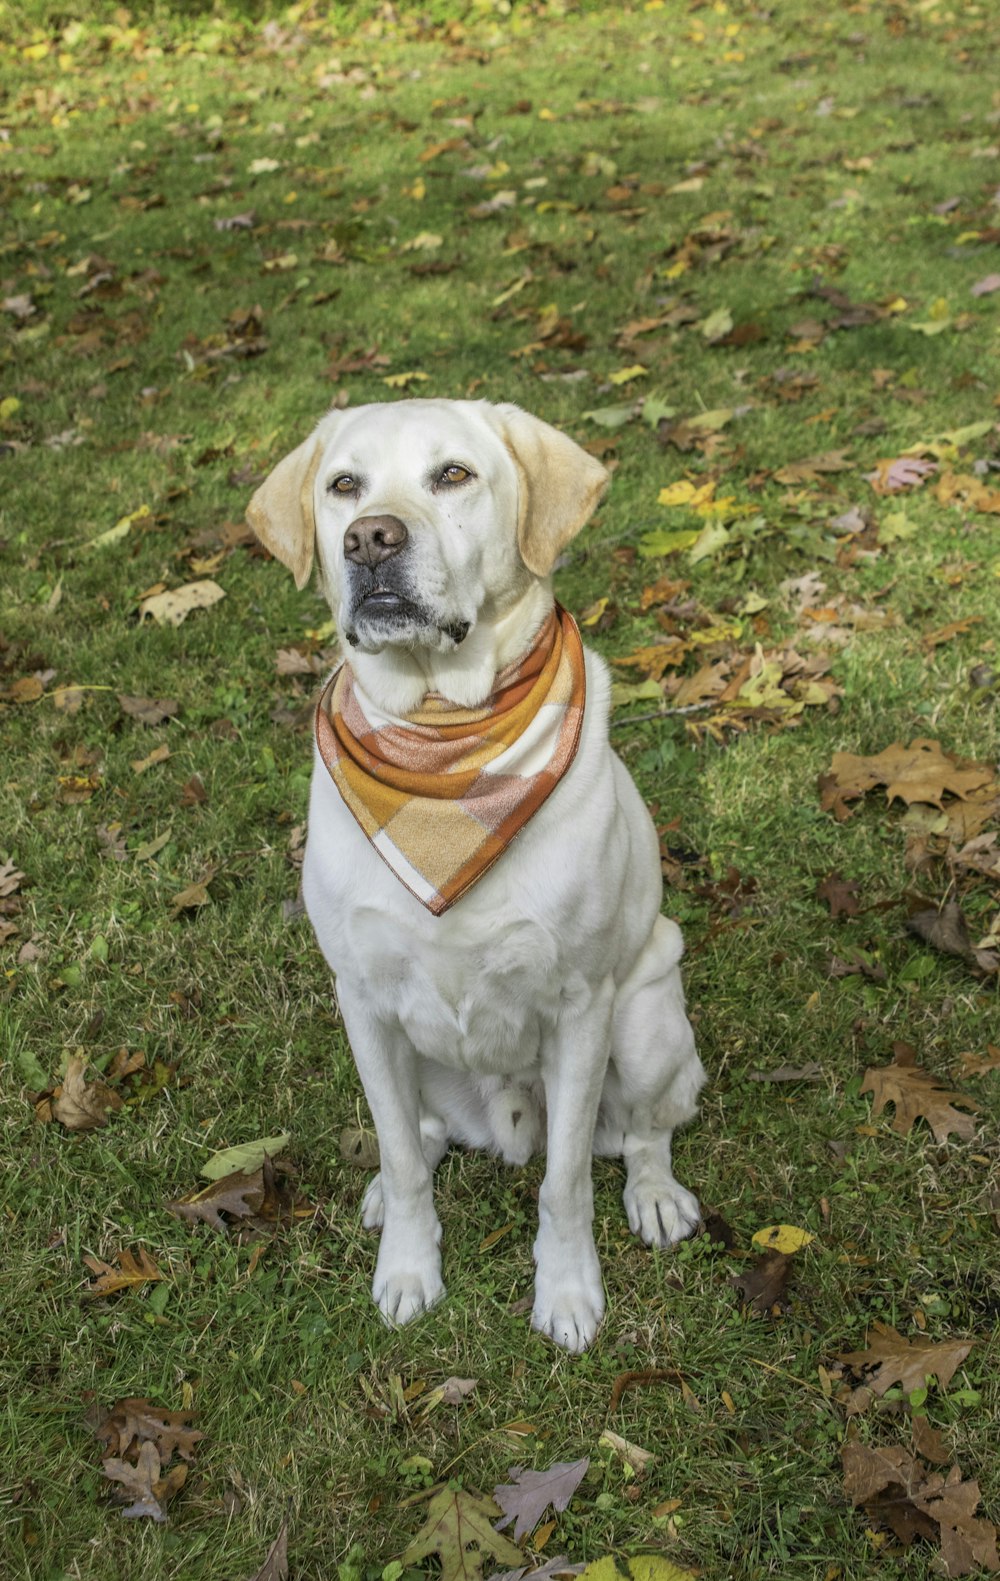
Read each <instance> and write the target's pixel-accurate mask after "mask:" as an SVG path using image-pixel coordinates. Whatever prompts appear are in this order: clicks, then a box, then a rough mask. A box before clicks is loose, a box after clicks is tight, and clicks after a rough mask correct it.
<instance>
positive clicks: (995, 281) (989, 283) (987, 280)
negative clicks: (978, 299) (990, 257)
mask: <svg viewBox="0 0 1000 1581" xmlns="http://www.w3.org/2000/svg"><path fill="white" fill-rule="evenodd" d="M970 290H971V292H972V295H973V296H989V295H990V293H991V292H993V291H1000V274H988V275H984V276H983V278H982V279H981V280H977V281H976V283H975V285H974V286H970Z"/></svg>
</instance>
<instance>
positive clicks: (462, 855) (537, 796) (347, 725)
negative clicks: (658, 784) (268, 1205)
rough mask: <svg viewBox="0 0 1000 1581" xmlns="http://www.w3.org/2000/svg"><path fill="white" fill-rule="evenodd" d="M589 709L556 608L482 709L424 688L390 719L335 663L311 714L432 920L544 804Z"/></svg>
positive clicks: (354, 802) (579, 655) (339, 775)
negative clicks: (415, 702) (407, 709)
mask: <svg viewBox="0 0 1000 1581" xmlns="http://www.w3.org/2000/svg"><path fill="white" fill-rule="evenodd" d="M585 701H586V671H585V667H584V654H583V643H582V642H581V640H580V633H579V630H578V629H577V625H576V622H575V620H574V619H573V617H572V615H570V614H569V613H568V612H567V611H566V610H565V609H563V608H562V607H561V605H559V604H556V605H555V607H554V608H553V610H552V612H551V614H550V615H549V617H548V619H547V620H546V621H545V623H544V625H543V626H542V628H541V630H540V631H539V633H538V636H537V637H536V638H535V641H534V643H533V644H532V646H531V648H530V649H529V650H528V652H527V653H526V654H524V655H523V656H522V657H521V658H520V659H518V660H517V661H516V662H515V663H514V664H510V665H508V666H507V667H506V668H505V669H503V670H501V671H500V673H499V674H498V675H497V676H496V678H495V680H494V683H493V691H492V693H491V695H490V697H489V698H488V699H487V701H486V702H485V703H484V704H483V705H482V706H481V707H479V708H458V707H456V706H455V704H454V703H452V702H449V701H448V699H447V698H445V697H442V696H441V695H440V694H439V693H437V692H430V693H428V695H427V696H426V697H425V698H424V700H423V702H422V703H421V705H420V707H419V708H417V709H415V710H414V712H413V713H411V714H407V715H405V716H403V717H397V716H395V715H392V714H386V713H384V712H383V711H382V710H381V709H379V708H377V707H376V706H375V704H374V703H373V702H372V701H371V699H370V698H369V697H367V696H366V695H365V694H364V692H363V691H362V690H361V687H360V686H359V685H358V682H357V678H356V677H355V675H354V672H353V671H352V670H351V668H350V665H348V664H344V665H342V666H341V667H340V668H339V669H338V670H336V671H335V672H334V674H333V675H332V676H331V678H330V680H329V682H328V684H327V686H326V687H325V688H324V691H323V695H322V696H321V698H320V700H319V702H318V704H317V706H316V721H315V732H316V745H317V748H318V749H319V754H320V757H321V758H322V759H323V762H324V763H325V764H326V767H327V769H328V770H329V773H330V777H331V779H332V780H333V783H334V784H335V785H336V787H337V790H338V791H339V792H340V795H341V798H342V800H343V802H344V805H345V806H346V807H347V809H348V811H349V812H350V813H351V814H352V816H353V817H354V819H355V821H356V823H357V824H358V826H359V828H360V829H361V831H362V833H363V834H364V835H365V837H366V838H367V839H368V841H369V843H370V844H371V845H372V847H373V848H374V850H375V851H377V852H378V855H379V856H380V857H381V858H382V860H383V861H384V862H385V863H386V864H387V866H388V867H390V868H391V869H392V871H393V873H394V874H395V876H396V877H397V878H398V879H399V881H400V883H401V884H403V885H404V886H405V887H406V888H407V889H408V890H409V891H410V893H411V894H412V895H414V896H415V897H416V899H417V900H419V901H420V902H421V904H422V905H424V906H426V907H427V909H428V911H431V912H433V914H434V915H435V916H440V915H441V914H442V912H445V911H447V910H448V908H449V907H450V906H453V905H454V903H455V901H456V900H458V899H460V897H461V896H462V895H464V894H465V892H466V890H467V889H469V888H470V887H471V886H472V885H473V884H475V883H476V882H477V880H478V879H480V878H482V876H483V874H484V873H486V872H488V870H489V869H490V868H491V867H492V866H493V863H494V862H496V861H497V860H498V859H499V858H500V857H501V856H502V855H503V853H504V852H505V851H506V849H507V847H508V846H509V845H510V843H511V841H512V840H513V839H514V838H515V837H516V836H517V835H518V834H519V833H520V832H521V830H522V829H523V828H524V826H525V824H526V823H527V822H528V821H529V819H531V818H532V817H534V815H535V813H536V812H537V811H538V809H539V807H541V806H542V805H543V803H544V802H545V801H546V800H547V799H548V797H549V796H551V794H552V792H553V791H554V790H555V788H556V786H557V785H558V783H559V781H560V779H561V778H562V776H563V775H564V774H565V772H566V770H567V769H568V768H569V766H570V764H571V763H572V761H573V759H574V757H575V756H576V749H577V747H578V746H579V743H580V732H581V729H582V727H583V710H584V703H585Z"/></svg>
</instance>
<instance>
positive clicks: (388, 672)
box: [347, 582, 554, 716]
mask: <svg viewBox="0 0 1000 1581" xmlns="http://www.w3.org/2000/svg"><path fill="white" fill-rule="evenodd" d="M553 603H554V598H553V594H552V588H551V585H550V584H549V583H548V582H533V583H532V584H531V586H530V587H529V588H528V590H527V592H525V593H522V595H521V597H520V598H519V599H518V600H517V602H516V603H515V604H512V605H511V606H510V608H508V609H505V610H504V611H503V612H502V613H501V614H498V615H495V616H493V617H492V618H490V617H489V616H483V615H481V616H480V618H479V620H477V622H476V624H475V625H474V626H473V628H472V630H471V631H470V632H469V635H468V636H467V637H466V638H465V640H464V642H462V643H460V644H459V645H458V647H456V648H452V649H451V650H450V651H449V652H447V653H438V652H435V651H433V650H432V649H430V648H383V649H382V652H381V653H356V652H351V653H349V654H348V655H347V663H348V664H349V665H350V667H351V669H352V670H353V671H354V674H355V675H356V677H357V679H358V683H359V685H360V686H361V689H362V691H363V692H364V693H365V695H366V696H367V697H370V698H371V700H372V702H373V703H374V704H375V706H376V707H377V708H380V709H382V710H383V711H384V712H385V713H387V714H395V715H397V716H401V715H406V714H409V713H412V712H413V710H414V709H415V708H418V707H419V706H420V704H421V703H422V702H423V700H424V698H425V697H426V696H427V694H428V692H438V693H440V695H441V696H442V697H447V699H448V701H449V702H452V703H455V704H456V705H457V706H458V707H459V708H479V707H481V706H482V704H483V703H485V702H486V700H487V698H488V697H489V696H490V695H491V693H492V691H493V680H494V677H495V676H496V674H497V672H498V671H499V670H502V669H504V667H505V666H506V665H508V664H513V662H514V660H515V659H518V658H520V656H521V654H522V653H527V651H528V649H529V648H530V647H531V645H532V643H533V642H534V640H535V637H536V636H537V634H538V632H539V631H540V630H541V627H542V625H543V623H544V622H545V620H546V619H547V617H548V614H549V611H550V610H551V608H552V605H553Z"/></svg>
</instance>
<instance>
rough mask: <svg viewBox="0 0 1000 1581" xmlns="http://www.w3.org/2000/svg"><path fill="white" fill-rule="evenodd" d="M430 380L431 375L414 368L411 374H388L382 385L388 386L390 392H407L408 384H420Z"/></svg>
mask: <svg viewBox="0 0 1000 1581" xmlns="http://www.w3.org/2000/svg"><path fill="white" fill-rule="evenodd" d="M429 378H430V374H429V373H421V372H420V370H419V369H418V368H414V369H412V370H411V372H409V373H387V374H386V375H385V377H384V379H383V380H382V383H383V384H387V385H388V386H389V388H390V390H405V389H406V386H407V385H408V384H414V383H420V382H422V381H425V380H427V379H429Z"/></svg>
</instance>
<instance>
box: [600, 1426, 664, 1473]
mask: <svg viewBox="0 0 1000 1581" xmlns="http://www.w3.org/2000/svg"><path fill="white" fill-rule="evenodd" d="M598 1443H599V1444H602V1445H603V1446H604V1448H605V1449H610V1450H612V1451H613V1453H614V1454H616V1455H617V1456H618V1459H619V1460H620V1461H622V1463H623V1464H624V1465H625V1466H626V1467H627V1468H628V1470H629V1471H631V1472H633V1473H634V1474H635V1475H637V1476H641V1475H642V1473H643V1472H644V1471H645V1470H646V1467H647V1466H648V1465H649V1463H650V1461H651V1460H655V1459H656V1455H655V1454H654V1453H653V1451H652V1450H651V1449H641V1448H640V1447H639V1445H638V1444H632V1443H630V1442H629V1440H628V1439H627V1438H622V1437H621V1436H620V1435H619V1434H618V1433H613V1432H612V1431H611V1429H610V1428H609V1427H606V1428H605V1429H604V1432H603V1433H602V1434H601V1436H600V1438H599V1439H598Z"/></svg>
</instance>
